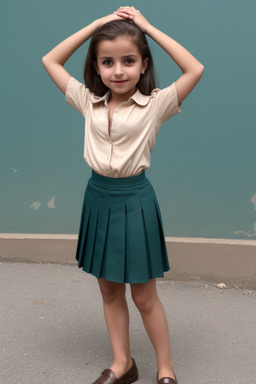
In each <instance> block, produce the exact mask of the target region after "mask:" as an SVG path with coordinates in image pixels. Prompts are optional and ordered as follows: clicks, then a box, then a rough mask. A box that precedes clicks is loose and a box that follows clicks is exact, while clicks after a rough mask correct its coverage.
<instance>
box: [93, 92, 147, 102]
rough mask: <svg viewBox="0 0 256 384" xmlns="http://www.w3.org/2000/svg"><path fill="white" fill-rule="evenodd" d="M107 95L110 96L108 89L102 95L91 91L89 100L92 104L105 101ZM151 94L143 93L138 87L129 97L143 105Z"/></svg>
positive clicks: (107, 98) (107, 97)
mask: <svg viewBox="0 0 256 384" xmlns="http://www.w3.org/2000/svg"><path fill="white" fill-rule="evenodd" d="M109 96H110V91H108V92H107V93H105V95H104V96H102V97H100V96H96V95H95V94H94V93H91V95H90V100H91V102H92V103H93V104H95V103H99V102H101V101H105V103H106V102H107V101H108V100H109ZM151 97H152V96H151V95H149V96H147V95H143V94H142V93H141V92H140V91H139V90H138V89H137V90H136V92H135V93H134V94H133V95H132V96H131V97H130V98H129V100H130V99H132V100H134V101H135V103H137V104H139V105H141V106H145V105H147V104H148V102H149V99H150V98H151Z"/></svg>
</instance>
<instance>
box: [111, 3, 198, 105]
mask: <svg viewBox="0 0 256 384" xmlns="http://www.w3.org/2000/svg"><path fill="white" fill-rule="evenodd" d="M116 13H117V15H118V16H121V17H123V18H127V19H130V20H132V21H133V22H134V23H135V24H137V25H138V27H139V28H140V29H141V30H142V31H143V32H144V33H146V34H147V35H148V36H149V37H150V38H151V39H153V40H154V41H155V42H156V43H157V44H159V45H160V46H161V47H162V48H163V49H164V50H165V51H166V52H167V53H168V55H169V56H170V57H171V58H172V59H173V60H174V61H175V63H176V64H177V65H178V66H179V67H180V69H181V70H182V72H183V75H182V76H181V77H180V78H179V79H178V80H176V82H175V84H176V89H177V94H178V101H179V104H180V103H181V102H182V101H183V100H184V99H185V98H186V97H187V96H188V94H189V93H190V92H191V91H192V89H193V88H194V87H195V86H196V84H197V83H198V81H199V80H200V78H201V77H202V75H203V72H204V66H203V65H202V64H201V63H200V62H199V61H198V60H197V59H196V58H195V57H194V56H192V55H191V53H189V52H188V51H187V50H186V49H185V48H184V47H183V46H182V45H180V44H179V43H177V41H175V40H173V39H172V38H171V37H169V36H168V35H166V34H165V33H163V32H161V31H160V30H159V29H157V28H155V27H154V26H153V25H151V24H150V23H149V22H148V21H147V20H146V19H145V18H144V16H142V14H141V13H140V11H138V10H137V9H135V8H134V7H120V8H119V9H118V10H117V11H116Z"/></svg>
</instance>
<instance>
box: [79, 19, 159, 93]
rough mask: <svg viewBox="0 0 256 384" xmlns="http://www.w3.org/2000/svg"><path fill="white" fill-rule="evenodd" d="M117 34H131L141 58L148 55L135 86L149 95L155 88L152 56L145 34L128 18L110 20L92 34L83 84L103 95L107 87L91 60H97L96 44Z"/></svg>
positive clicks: (114, 37) (113, 37)
mask: <svg viewBox="0 0 256 384" xmlns="http://www.w3.org/2000/svg"><path fill="white" fill-rule="evenodd" d="M118 36H131V37H132V38H133V40H134V43H135V44H136V45H137V47H138V49H139V51H140V54H141V56H142V60H143V61H144V60H145V59H146V58H147V57H148V59H149V62H148V66H147V69H146V71H145V74H144V75H142V76H141V77H140V80H139V81H138V83H137V85H136V87H137V88H138V89H139V91H140V92H141V93H143V94H144V95H150V93H151V91H152V90H153V89H154V88H156V74H155V69H154V63H153V57H152V55H151V52H150V48H149V45H148V42H147V39H146V36H145V34H144V33H143V32H142V30H141V29H140V28H139V27H137V26H136V25H135V24H134V23H133V22H131V21H129V20H114V21H110V22H109V23H106V24H104V25H103V26H102V27H101V28H99V29H98V30H97V31H96V32H95V34H94V35H93V36H92V38H91V42H90V45H89V48H88V52H87V57H86V60H85V64H84V82H85V85H86V86H87V87H88V88H89V89H90V91H91V92H93V93H95V94H96V95H97V96H104V95H105V93H106V92H107V91H108V89H109V88H108V87H106V85H105V84H104V83H103V82H102V80H101V78H100V76H98V74H97V72H96V70H95V67H94V63H93V62H95V61H97V57H96V50H97V44H98V43H99V42H100V41H102V40H115V39H116V38H117V37H118Z"/></svg>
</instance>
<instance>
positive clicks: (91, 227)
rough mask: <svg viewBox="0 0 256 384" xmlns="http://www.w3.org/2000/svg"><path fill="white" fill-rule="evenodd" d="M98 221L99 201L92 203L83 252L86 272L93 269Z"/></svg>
mask: <svg viewBox="0 0 256 384" xmlns="http://www.w3.org/2000/svg"><path fill="white" fill-rule="evenodd" d="M97 223H98V204H97V202H94V203H93V204H91V212H90V218H89V223H88V233H87V238H86V243H85V248H84V249H83V254H84V262H83V269H84V271H86V272H90V270H91V262H92V257H93V253H94V245H95V238H96V230H97Z"/></svg>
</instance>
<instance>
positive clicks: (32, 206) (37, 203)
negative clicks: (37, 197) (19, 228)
mask: <svg viewBox="0 0 256 384" xmlns="http://www.w3.org/2000/svg"><path fill="white" fill-rule="evenodd" d="M24 204H27V205H28V206H29V208H30V209H34V210H35V211H38V209H39V208H40V207H41V201H33V203H32V204H30V203H27V202H24Z"/></svg>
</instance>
